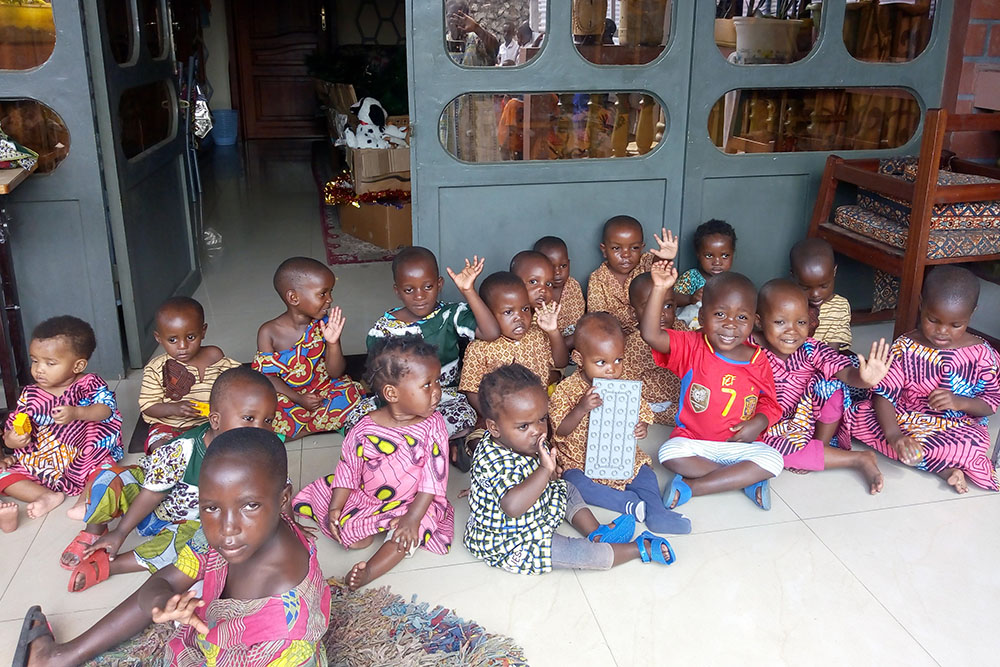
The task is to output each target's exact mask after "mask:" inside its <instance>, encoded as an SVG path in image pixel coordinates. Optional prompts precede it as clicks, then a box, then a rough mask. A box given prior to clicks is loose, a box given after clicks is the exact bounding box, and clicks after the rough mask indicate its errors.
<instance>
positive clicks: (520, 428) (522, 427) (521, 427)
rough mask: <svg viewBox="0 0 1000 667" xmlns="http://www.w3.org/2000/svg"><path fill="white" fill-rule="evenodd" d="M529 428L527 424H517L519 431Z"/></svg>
mask: <svg viewBox="0 0 1000 667" xmlns="http://www.w3.org/2000/svg"><path fill="white" fill-rule="evenodd" d="M527 428H528V425H527V424H518V426H517V430H518V431H524V430H525V429H527Z"/></svg>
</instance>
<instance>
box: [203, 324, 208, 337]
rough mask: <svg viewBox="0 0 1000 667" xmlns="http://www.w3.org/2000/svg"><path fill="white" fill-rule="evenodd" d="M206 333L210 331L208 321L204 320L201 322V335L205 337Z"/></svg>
mask: <svg viewBox="0 0 1000 667" xmlns="http://www.w3.org/2000/svg"><path fill="white" fill-rule="evenodd" d="M206 333H208V322H202V323H201V337H202V338H204V337H205V334H206Z"/></svg>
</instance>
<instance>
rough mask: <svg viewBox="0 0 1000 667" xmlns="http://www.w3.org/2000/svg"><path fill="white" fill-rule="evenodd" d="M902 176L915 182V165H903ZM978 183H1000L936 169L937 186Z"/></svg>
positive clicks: (985, 178) (971, 175) (991, 179)
mask: <svg viewBox="0 0 1000 667" xmlns="http://www.w3.org/2000/svg"><path fill="white" fill-rule="evenodd" d="M902 176H903V178H905V179H906V180H908V181H911V182H912V181H915V180H917V164H916V163H915V162H914V163H909V164H906V165H904V166H903V173H902ZM980 183H989V184H993V185H998V184H1000V181H998V180H996V179H995V178H989V177H987V176H977V175H975V174H963V173H961V172H957V171H947V170H945V169H938V182H937V184H938V185H978V184H980Z"/></svg>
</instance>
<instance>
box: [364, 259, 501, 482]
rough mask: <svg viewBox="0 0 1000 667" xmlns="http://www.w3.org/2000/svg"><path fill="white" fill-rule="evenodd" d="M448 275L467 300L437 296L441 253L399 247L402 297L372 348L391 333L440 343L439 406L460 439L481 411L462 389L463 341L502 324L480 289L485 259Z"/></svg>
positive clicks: (368, 406) (376, 330)
mask: <svg viewBox="0 0 1000 667" xmlns="http://www.w3.org/2000/svg"><path fill="white" fill-rule="evenodd" d="M447 271H448V275H449V276H450V277H451V279H452V280H453V281H455V286H456V287H458V290H459V292H461V294H462V296H463V297H464V298H465V300H466V302H467V303H460V302H459V303H445V302H442V301H439V300H438V294H439V293H440V292H441V288H442V287H443V285H444V278H442V277H441V275H440V274H439V272H438V263H437V259H435V258H434V253H432V252H431V251H430V250H428V249H427V248H422V247H420V246H410V247H409V248H403V249H402V250H400V251H399V253H398V254H397V255H396V257H395V258H394V259H393V260H392V276H393V280H394V283H393V289H394V290H395V291H396V296H397V297H399V300H400V301H402V302H403V305H402V306H399V307H397V308H393V309H392V310H390V311H388V312H386V314H385V315H383V316H382V317H380V318H379V319H378V321H377V322H375V324H374V325H373V326H372V328H371V330H370V331H369V332H368V339H367V341H366V342H367V345H368V351H369V353H370V352H371V350H372V348H373V347H374V345H375V343H376V342H377V341H378V340H379V339H381V338H385V337H386V336H403V335H408V334H413V335H417V336H420V337H422V338H423V339H424V340H425V341H427V342H428V343H430V344H431V345H433V346H435V347H436V348H437V353H438V359H439V360H440V361H441V402H440V403H439V404H438V407H437V411H438V412H440V413H441V416H442V417H444V420H445V425H446V426H447V427H448V437H449V438H451V439H453V440H457V439H459V438H462V437H464V436H465V435H467V434H468V433H469V432H470V431H471V430H472V429H473V428H474V427H475V425H476V411H475V410H473V409H472V406H471V405H469V401H468V400H467V399H466V398H465V395H464V394H462V393H460V392H459V391H458V380H459V374H460V372H461V368H460V364H461V355H460V354H459V341H461V340H462V339H465V340H473V339H480V340H496V339H497V338H499V337H500V329H499V327H498V326H497V323H496V320H495V319H494V318H493V315H492V314H491V313H490V309H489V307H487V305H486V304H485V303H483V301H482V299H480V298H479V295H478V294H477V293H476V289H475V287H476V278H478V277H479V274H480V273H482V272H483V260H481V259H479V257H473V260H472V262H471V263H470V262H469V261H468V260H466V261H465V268H464V269H463V270H462V272H461V273H458V274H456V273H455V272H454V271H452V270H451V269H450V268H449V269H447ZM376 407H377V405H376V401H375V398H374V397H371V398H368V399H365V401H364V402H363V404H362V406H361V408H360V409H359V411H358V412H357V413H356V414H355V417H354V419H355V420H360V419H361V416H363V415H364V414H367V413H368V412H371V411H372V410H374V409H375V408H376ZM464 451H465V448H464V447H459V446H455V447H452V456H453V457H454V456H458V455H459V454H462V453H464ZM456 463H458V464H459V466H460V469H461V468H464V469H465V470H468V460H467V459H462V458H460V459H459V460H458V461H457V462H456Z"/></svg>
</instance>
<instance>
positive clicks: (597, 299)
mask: <svg viewBox="0 0 1000 667" xmlns="http://www.w3.org/2000/svg"><path fill="white" fill-rule="evenodd" d="M654 259H656V258H655V257H653V255H652V253H648V252H647V253H643V254H642V256H641V257H640V258H639V261H638V262H637V263H636V265H635V268H634V269H632V271H631V272H630V273H629V274H628V277H627V278H626V279H625V282H624V283H620V282H618V278H616V277H615V274H614V273H613V272H612V271H611V269H609V268H608V263H607V262H602V263H601V265H600V266H599V267H597V269H595V270H594V272H593V273H591V274H590V279H589V280H588V281H587V312H588V313H598V312H605V313H611V314H612V315H614V316H615V318H616V319H617V320H618V322H619V323H620V324H621V325H622V330H623V331H624V332H625V333H631V332H632V331H633V330H634V329H635V328H636V327H638V326H639V322H638V320H636V319H635V312H634V311H633V310H632V304H631V303H630V302H629V300H628V288H629V285H631V284H632V281H633V280H634V279H635V277H636V276H637V275H639V274H640V273H645V272H646V271H649V268H650V267H651V266H652V265H653V260H654Z"/></svg>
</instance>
